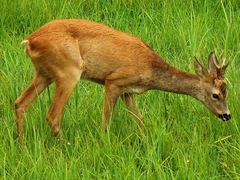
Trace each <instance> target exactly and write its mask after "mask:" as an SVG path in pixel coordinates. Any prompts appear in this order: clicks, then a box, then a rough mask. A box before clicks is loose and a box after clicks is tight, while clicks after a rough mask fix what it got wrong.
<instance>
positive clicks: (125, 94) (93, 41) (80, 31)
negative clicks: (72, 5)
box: [15, 19, 231, 137]
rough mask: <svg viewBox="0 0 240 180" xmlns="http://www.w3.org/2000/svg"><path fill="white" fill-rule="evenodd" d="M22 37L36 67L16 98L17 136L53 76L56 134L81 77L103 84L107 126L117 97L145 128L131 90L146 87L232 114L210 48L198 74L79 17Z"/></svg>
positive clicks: (221, 70)
mask: <svg viewBox="0 0 240 180" xmlns="http://www.w3.org/2000/svg"><path fill="white" fill-rule="evenodd" d="M22 43H23V44H25V51H26V53H27V55H28V56H29V57H30V58H31V60H32V63H33V65H34V67H35V70H36V72H35V77H34V79H33V81H32V82H31V84H30V85H29V87H28V88H27V89H26V90H25V91H24V92H23V93H22V95H21V96H20V97H19V98H18V99H17V100H16V102H15V107H16V124H17V131H18V135H19V136H20V137H21V136H22V135H23V115H24V111H25V109H26V108H27V107H28V105H29V104H30V103H31V102H32V101H33V100H34V99H35V98H36V97H37V96H38V95H39V94H40V93H41V92H42V91H43V90H44V89H45V88H46V87H47V86H49V85H50V84H51V83H52V82H55V83H56V92H55V96H54V98H53V102H52V104H51V107H50V110H49V112H48V115H47V120H48V123H49V125H50V127H51V130H52V132H53V134H54V135H57V134H58V133H59V131H60V124H61V118H62V114H63V111H64V106H65V105H66V103H67V101H68V98H69V96H70V95H71V93H72V91H73V89H74V87H75V86H76V84H77V82H78V81H79V80H80V79H86V80H91V81H94V82H97V83H100V84H103V85H104V86H105V99H104V105H103V120H102V122H101V128H102V129H103V130H106V129H107V127H108V124H109V119H110V116H111V112H112V110H113V108H114V105H115V104H116V101H117V99H118V98H119V97H121V98H122V100H123V102H124V103H125V105H126V107H127V109H128V110H129V111H130V112H131V113H132V114H134V116H135V117H136V121H137V124H138V126H139V127H140V128H141V129H143V126H144V124H143V122H142V118H141V115H140V113H139V111H138V108H137V106H136V103H135V100H134V96H133V94H134V93H143V92H145V91H147V90H150V89H158V90H162V91H169V92H174V93H180V94H187V95H190V96H192V97H194V98H196V99H198V100H199V101H201V102H202V103H203V104H205V106H206V107H207V108H208V109H209V110H210V111H211V112H213V113H214V114H215V115H217V116H218V117H219V118H221V119H222V120H223V121H226V120H229V119H230V118H231V116H230V112H229V110H228V107H227V104H226V98H227V91H226V82H225V80H224V73H225V70H226V68H227V65H225V64H224V63H223V64H222V65H219V64H218V63H217V58H216V56H215V54H214V52H212V53H211V54H210V55H209V60H208V69H206V68H205V67H203V66H202V65H201V64H200V63H199V61H198V60H196V63H195V66H196V74H191V73H187V72H184V71H181V70H179V69H177V68H174V67H173V66H171V65H169V64H167V63H166V62H165V61H163V60H162V59H161V58H160V57H159V56H158V55H157V54H156V53H155V52H154V50H152V49H151V48H150V47H149V46H148V45H147V44H145V43H144V42H143V41H142V40H141V39H139V38H138V37H135V36H132V35H129V34H126V33H123V32H120V31H117V30H114V29H112V28H110V27H107V26H105V25H103V24H99V23H96V22H90V21H87V20H77V19H69V20H55V21H52V22H49V23H47V24H46V25H44V26H43V27H41V28H40V29H38V30H37V31H35V32H33V33H32V34H31V35H30V36H28V37H27V38H26V39H25V40H24V41H23V42H22Z"/></svg>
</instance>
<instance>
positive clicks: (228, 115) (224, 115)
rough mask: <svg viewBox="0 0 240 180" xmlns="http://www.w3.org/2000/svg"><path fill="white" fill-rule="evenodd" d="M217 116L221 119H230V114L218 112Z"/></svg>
mask: <svg viewBox="0 0 240 180" xmlns="http://www.w3.org/2000/svg"><path fill="white" fill-rule="evenodd" d="M218 117H219V118H220V119H222V120H223V121H228V120H229V119H231V114H220V115H218Z"/></svg>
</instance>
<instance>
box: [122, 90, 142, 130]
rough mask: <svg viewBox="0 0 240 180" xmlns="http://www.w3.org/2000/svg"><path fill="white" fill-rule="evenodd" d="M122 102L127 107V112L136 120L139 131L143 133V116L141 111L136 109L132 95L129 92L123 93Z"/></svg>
mask: <svg viewBox="0 0 240 180" xmlns="http://www.w3.org/2000/svg"><path fill="white" fill-rule="evenodd" d="M121 98H122V100H123V102H124V104H125V105H126V107H127V109H128V110H129V112H130V113H131V114H132V115H133V116H134V118H135V120H136V122H137V126H138V128H139V130H140V132H142V133H143V131H144V123H143V120H142V119H143V118H142V115H141V113H140V112H139V110H138V107H137V104H136V101H135V99H134V95H133V94H131V93H125V94H123V95H122V96H121Z"/></svg>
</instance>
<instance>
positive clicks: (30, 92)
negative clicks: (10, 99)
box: [15, 72, 51, 139]
mask: <svg viewBox="0 0 240 180" xmlns="http://www.w3.org/2000/svg"><path fill="white" fill-rule="evenodd" d="M49 84H51V79H50V78H48V77H46V76H44V75H43V74H41V73H39V72H37V73H36V76H35V78H34V79H33V81H32V82H31V84H30V85H29V86H28V88H27V89H26V90H25V91H24V92H23V93H22V94H21V95H20V96H19V97H18V98H17V100H16V101H15V112H16V125H17V134H18V137H19V138H20V139H22V138H23V130H24V122H23V121H24V120H23V119H24V117H23V116H24V111H25V110H26V108H27V107H28V106H29V105H30V103H31V102H32V101H33V100H34V99H35V98H36V97H37V96H38V95H39V94H40V93H41V92H42V91H43V90H44V89H45V88H46V87H47V86H48V85H49Z"/></svg>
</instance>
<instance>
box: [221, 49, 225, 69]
mask: <svg viewBox="0 0 240 180" xmlns="http://www.w3.org/2000/svg"><path fill="white" fill-rule="evenodd" d="M221 60H222V65H221V67H223V66H225V65H226V64H225V62H226V58H225V57H224V53H223V52H222V54H221Z"/></svg>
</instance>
